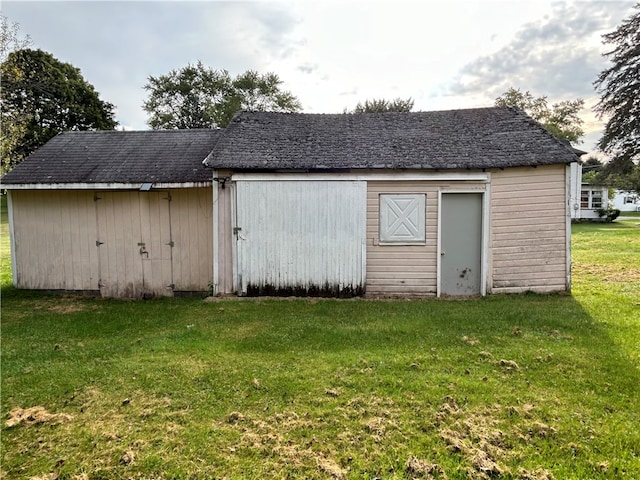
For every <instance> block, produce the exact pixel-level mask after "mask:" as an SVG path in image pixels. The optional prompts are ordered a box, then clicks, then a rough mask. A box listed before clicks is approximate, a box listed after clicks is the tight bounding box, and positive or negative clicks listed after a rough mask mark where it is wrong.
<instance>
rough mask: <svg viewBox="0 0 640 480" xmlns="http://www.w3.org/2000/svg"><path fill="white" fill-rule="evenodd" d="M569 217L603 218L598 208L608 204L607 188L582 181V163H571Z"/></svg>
mask: <svg viewBox="0 0 640 480" xmlns="http://www.w3.org/2000/svg"><path fill="white" fill-rule="evenodd" d="M570 191H571V193H570V204H571V218H572V219H573V220H604V217H603V215H601V214H600V213H599V210H601V209H606V208H607V207H608V205H609V188H608V187H606V186H603V185H591V184H588V183H583V182H582V165H580V164H579V163H574V164H572V165H571V187H570Z"/></svg>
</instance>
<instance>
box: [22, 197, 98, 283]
mask: <svg viewBox="0 0 640 480" xmlns="http://www.w3.org/2000/svg"><path fill="white" fill-rule="evenodd" d="M11 208H12V214H13V240H14V244H13V255H14V268H15V272H14V279H15V284H16V286H17V287H19V288H28V289H46V290H48V289H51V290H98V249H97V248H96V239H97V238H98V236H97V230H96V207H95V204H94V200H93V192H92V191H91V192H89V191H86V190H69V191H60V190H15V191H12V192H11Z"/></svg>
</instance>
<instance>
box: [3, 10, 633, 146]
mask: <svg viewBox="0 0 640 480" xmlns="http://www.w3.org/2000/svg"><path fill="white" fill-rule="evenodd" d="M633 5H634V2H633V1H586V0H585V1H571V2H563V1H546V0H510V1H490V0H477V1H461V0H441V1H435V0H424V1H404V0H396V1H391V0H389V1H370V0H367V1H365V0H363V1H356V0H342V1H333V0H326V1H320V0H317V1H307V0H298V1H293V2H286V1H253V2H241V1H216V2H214V1H206V2H205V1H191V2H177V1H138V2H105V1H103V2H94V1H68V2H59V1H3V2H2V14H3V15H5V16H6V17H8V19H9V21H10V22H18V23H19V24H20V28H21V32H22V33H23V34H28V35H29V36H30V37H31V39H32V40H33V48H41V49H43V50H46V51H48V52H50V53H52V54H53V55H54V56H55V57H57V58H58V59H60V60H62V61H64V62H69V63H71V64H73V65H74V66H76V67H78V68H80V70H81V71H82V74H83V75H84V77H85V79H86V80H87V81H88V82H89V83H91V84H92V85H94V86H95V88H96V90H98V92H99V93H100V96H101V98H102V99H103V100H106V101H109V102H111V103H113V104H114V105H115V106H116V117H117V120H118V121H119V122H120V124H121V126H122V127H124V128H126V129H138V130H139V129H146V128H148V127H147V125H146V119H147V116H146V114H145V112H144V111H143V110H142V102H143V101H144V99H145V98H146V92H145V90H144V89H143V86H144V85H145V83H146V81H147V78H148V76H149V75H153V76H158V75H162V74H165V73H167V72H169V71H170V70H172V69H179V68H181V67H184V66H185V65H187V64H189V63H192V64H193V63H195V62H197V61H198V60H200V61H202V62H203V63H204V64H205V65H207V66H210V67H212V68H216V69H226V70H228V71H229V72H230V73H231V74H232V75H237V74H239V73H242V72H244V71H246V70H248V69H253V70H258V71H259V72H275V73H277V74H278V75H279V76H280V78H281V79H282V80H283V81H284V86H285V88H286V89H287V90H289V91H291V92H292V93H293V94H294V95H296V96H297V97H298V98H299V99H300V101H301V103H302V106H303V111H305V112H310V113H337V112H342V111H343V110H344V108H345V107H346V108H352V107H354V106H355V105H356V104H357V103H358V101H363V100H365V99H371V98H395V97H402V98H407V97H412V98H413V99H414V100H415V109H416V110H442V109H450V108H470V107H479V106H490V105H492V104H493V102H494V100H495V98H496V97H497V96H498V95H500V94H501V93H503V92H504V91H506V90H507V89H508V88H509V87H510V86H513V87H516V88H520V89H521V90H529V91H531V93H533V94H534V95H546V96H547V97H548V98H549V101H550V102H555V101H561V100H571V99H575V98H583V99H585V103H586V108H585V110H584V111H583V112H582V118H583V119H584V120H585V125H584V128H585V130H586V131H587V135H586V137H585V139H584V143H583V144H582V145H581V148H583V149H584V150H590V149H592V148H593V147H594V145H595V143H596V142H597V140H598V138H599V136H600V132H601V130H602V122H601V121H599V120H598V119H597V118H596V117H595V116H594V114H593V113H592V111H591V107H592V106H593V105H594V104H595V102H596V101H597V100H598V96H597V93H596V92H595V90H594V88H593V81H594V80H595V78H596V76H597V74H598V73H599V72H600V71H601V70H602V69H603V68H604V67H605V66H606V65H607V60H606V59H605V58H603V57H602V53H603V52H605V51H606V50H607V46H606V45H603V44H602V42H601V36H602V34H603V33H607V32H609V31H611V30H613V29H615V28H616V26H617V25H619V24H620V22H621V21H622V20H623V19H624V18H626V17H628V16H629V15H630V14H631V13H632V7H633Z"/></svg>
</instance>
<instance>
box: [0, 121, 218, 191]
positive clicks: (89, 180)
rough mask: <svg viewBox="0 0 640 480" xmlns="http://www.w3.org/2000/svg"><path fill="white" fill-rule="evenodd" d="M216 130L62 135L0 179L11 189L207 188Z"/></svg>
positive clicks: (216, 135) (75, 132)
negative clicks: (151, 185)
mask: <svg viewBox="0 0 640 480" xmlns="http://www.w3.org/2000/svg"><path fill="white" fill-rule="evenodd" d="M219 135H220V130H210V129H194V130H147V131H136V132H131V131H125V132H123V131H115V130H109V131H89V132H87V131H82V132H77V131H74V132H64V133H61V134H59V135H57V136H56V137H54V138H52V139H51V140H49V142H47V143H46V144H45V145H43V146H42V147H40V148H39V149H38V150H36V151H35V152H34V153H32V154H31V155H30V156H29V157H28V158H26V159H25V160H24V161H23V162H22V163H20V164H19V165H17V166H16V167H15V168H14V169H13V170H11V171H10V172H9V173H7V175H5V176H4V177H3V178H2V183H3V184H5V185H11V184H56V183H59V184H69V183H86V184H96V183H190V182H210V181H211V170H210V169H208V168H206V167H205V166H204V165H203V163H202V162H203V160H204V159H205V158H206V157H207V155H208V154H209V153H210V152H211V150H212V149H213V147H214V145H215V142H216V141H217V139H218V136H219Z"/></svg>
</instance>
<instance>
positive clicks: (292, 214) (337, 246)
mask: <svg viewBox="0 0 640 480" xmlns="http://www.w3.org/2000/svg"><path fill="white" fill-rule="evenodd" d="M236 188H237V197H236V198H237V211H236V216H237V226H238V228H239V229H240V230H239V232H238V238H239V240H238V247H237V258H238V289H239V293H240V294H243V295H245V294H248V295H265V294H266V295H274V294H275V295H283V294H284V295H287V294H289V295H291V294H295V295H335V296H351V295H356V294H360V293H362V287H363V284H364V278H363V264H362V261H363V258H362V257H363V242H364V239H365V226H366V225H365V224H366V221H365V203H366V185H365V182H359V181H340V182H332V181H238V182H236Z"/></svg>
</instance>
